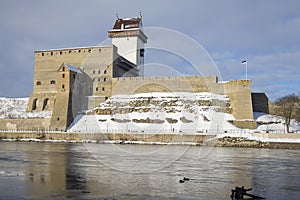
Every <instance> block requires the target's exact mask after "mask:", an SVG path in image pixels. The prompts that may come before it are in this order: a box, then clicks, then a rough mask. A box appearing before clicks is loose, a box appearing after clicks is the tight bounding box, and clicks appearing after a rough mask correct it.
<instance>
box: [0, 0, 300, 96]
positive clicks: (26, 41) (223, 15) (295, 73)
mask: <svg viewBox="0 0 300 200" xmlns="http://www.w3.org/2000/svg"><path fill="white" fill-rule="evenodd" d="M299 9H300V1H298V0H293V1H291V0H285V1H282V0H264V1H258V0H226V1H218V0H195V1H192V0H191V1H178V2H175V1H172V0H171V1H163V0H159V1H156V0H152V1H140V0H136V1H114V0H110V1H101V0H97V1H93V0H89V1H78V0H64V1H58V0H52V1H44V0H35V1H32V0H26V1H21V0H0V26H1V28H0V45H1V50H0V51H1V53H0V68H1V73H0V96H4V97H24V96H29V95H30V93H31V91H32V83H33V67H34V66H33V51H34V50H41V49H54V48H66V47H83V46H95V45H98V44H99V43H101V42H102V41H104V40H106V39H107V30H110V29H111V28H112V26H113V23H114V20H115V19H116V13H118V15H119V17H136V16H138V14H139V12H140V11H141V12H142V16H143V24H144V27H160V28H162V29H161V30H163V31H162V32H163V33H166V32H165V30H167V31H171V32H173V33H176V34H180V35H182V36H183V37H184V38H185V39H186V42H184V41H185V39H183V43H185V44H190V43H189V42H193V43H194V44H196V45H198V46H199V49H201V48H202V50H203V51H205V52H207V54H208V55H209V57H211V58H212V61H213V63H215V64H216V67H217V69H218V70H219V73H220V74H219V76H221V77H222V80H235V79H244V78H245V65H242V64H241V60H243V59H247V63H248V65H247V67H248V78H249V79H251V80H252V91H253V92H266V94H267V95H268V97H269V98H270V99H271V100H272V101H274V100H276V99H277V98H279V97H281V96H283V95H287V94H290V93H296V94H300V70H299V67H300V64H299V63H300V62H299V60H300V34H299V33H300V12H299ZM146 30H147V29H146V28H145V32H146ZM150 31H151V30H150ZM150 31H149V32H150ZM146 34H147V32H146ZM176 34H175V37H176ZM150 35H151V34H150ZM162 35H163V34H162ZM148 36H149V35H148ZM162 38H163V37H162ZM171 38H173V37H171ZM150 39H151V38H149V40H150ZM181 42H182V40H181ZM183 43H178V41H176V39H175V40H174V43H173V46H175V47H176V46H177V47H178V46H180V47H181V46H184V45H182V44H183ZM168 48H169V47H168ZM182 49H183V50H186V51H185V52H186V53H185V54H186V55H184V56H183V57H184V59H183V61H182V60H178V58H174V59H172V57H173V56H172V54H168V55H167V56H163V59H161V60H159V57H155V56H157V52H159V51H156V54H155V53H153V54H151V52H153V51H154V50H153V49H149V51H148V54H146V56H148V57H149V58H147V59H148V61H149V63H152V62H153V61H154V60H155V62H156V63H158V65H157V66H166V65H174V66H170V67H174V70H177V71H179V72H178V73H179V74H183V75H198V74H197V72H195V71H194V70H191V67H190V66H189V65H188V63H189V64H190V65H193V61H190V60H193V59H195V60H197V53H198V52H199V51H198V50H195V51H194V49H193V48H191V49H188V48H185V47H183V48H182ZM167 50H168V49H167ZM189 50H193V51H190V52H188V51H189ZM161 52H162V53H161V55H163V54H164V53H165V52H164V51H161ZM180 53H182V52H180ZM183 54H184V53H183ZM199 54H201V52H199ZM151 56H152V57H151ZM168 59H169V62H167V61H166V60H168ZM176 59H177V60H176ZM191 63H192V64H191ZM146 67H150V66H146ZM209 67H210V66H209V65H208V68H209ZM153 68H154V67H153ZM156 71H157V70H156ZM196 71H197V70H196ZM157 73H158V72H157ZM178 73H177V74H178ZM175 74H176V73H175ZM158 75H159V74H158Z"/></svg>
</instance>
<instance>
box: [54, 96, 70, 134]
mask: <svg viewBox="0 0 300 200" xmlns="http://www.w3.org/2000/svg"><path fill="white" fill-rule="evenodd" d="M69 96H70V94H69V93H68V92H60V93H57V95H56V103H55V106H54V109H53V113H52V117H51V126H50V129H51V130H62V131H64V130H65V129H66V127H68V125H69V123H71V122H68V121H67V120H68V119H69V118H68V114H70V113H72V107H69V101H70V97H69ZM74 117H75V116H74ZM72 120H73V118H72Z"/></svg>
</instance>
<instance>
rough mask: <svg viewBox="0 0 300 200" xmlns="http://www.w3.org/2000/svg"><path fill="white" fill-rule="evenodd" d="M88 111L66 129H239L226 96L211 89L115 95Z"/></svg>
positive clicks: (140, 130) (153, 130)
mask: <svg viewBox="0 0 300 200" xmlns="http://www.w3.org/2000/svg"><path fill="white" fill-rule="evenodd" d="M88 113H89V114H88V115H79V116H77V117H76V119H75V120H74V123H73V124H72V125H71V126H70V128H69V131H78V132H85V131H89V132H90V131H92V132H93V131H95V132H96V131H100V132H106V131H109V132H160V133H169V132H181V133H187V132H191V133H195V132H206V131H209V130H214V131H218V130H233V129H235V130H236V129H238V128H236V127H235V126H233V125H232V124H231V123H229V122H228V120H234V119H235V118H234V116H233V115H232V114H231V107H230V102H229V99H228V97H226V96H225V95H218V94H212V93H196V94H193V93H142V94H135V95H131V96H128V95H116V96H113V97H111V98H110V99H108V100H107V101H106V102H104V103H102V104H101V105H100V106H99V107H97V108H95V109H94V110H92V111H88Z"/></svg>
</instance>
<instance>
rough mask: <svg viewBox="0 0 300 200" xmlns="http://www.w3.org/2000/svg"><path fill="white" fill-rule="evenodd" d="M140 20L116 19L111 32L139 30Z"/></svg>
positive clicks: (139, 18)
mask: <svg viewBox="0 0 300 200" xmlns="http://www.w3.org/2000/svg"><path fill="white" fill-rule="evenodd" d="M141 26H142V18H141V17H137V18H124V19H122V18H118V19H116V22H115V24H114V27H113V30H116V29H132V28H141Z"/></svg>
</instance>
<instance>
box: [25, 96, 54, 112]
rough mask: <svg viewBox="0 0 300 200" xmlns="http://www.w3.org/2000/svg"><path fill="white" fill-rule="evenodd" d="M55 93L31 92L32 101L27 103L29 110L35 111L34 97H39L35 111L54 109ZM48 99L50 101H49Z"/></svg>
mask: <svg viewBox="0 0 300 200" xmlns="http://www.w3.org/2000/svg"><path fill="white" fill-rule="evenodd" d="M55 95H56V93H31V95H30V101H29V102H28V105H27V109H26V111H27V112H31V111H34V110H33V107H34V105H33V104H34V102H33V101H34V99H37V101H36V103H35V106H36V109H35V111H42V110H48V111H52V110H53V108H54V102H55ZM47 99H48V101H47Z"/></svg>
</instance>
